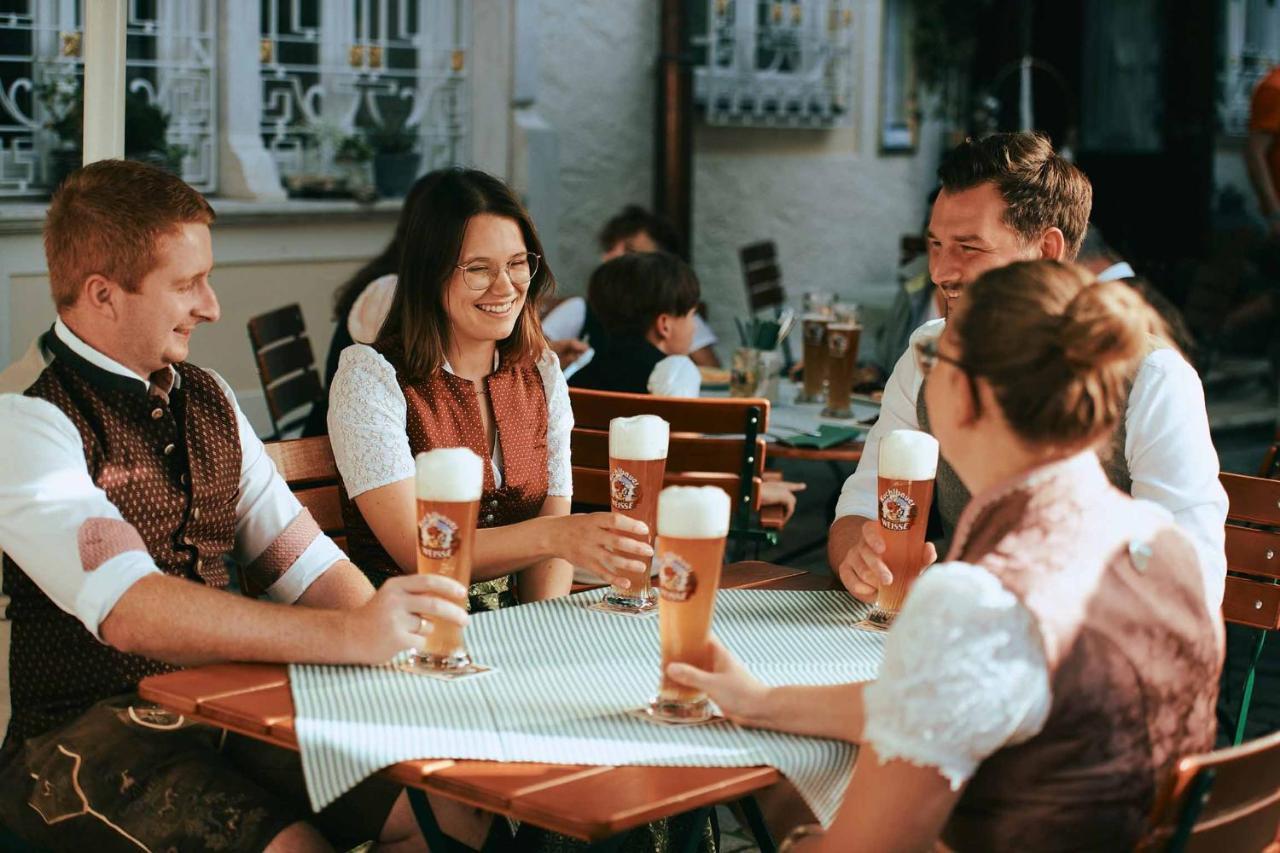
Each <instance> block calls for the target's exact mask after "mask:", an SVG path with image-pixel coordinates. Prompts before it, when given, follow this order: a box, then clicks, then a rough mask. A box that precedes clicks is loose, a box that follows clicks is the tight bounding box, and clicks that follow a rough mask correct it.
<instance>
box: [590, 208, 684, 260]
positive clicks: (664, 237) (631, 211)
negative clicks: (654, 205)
mask: <svg viewBox="0 0 1280 853" xmlns="http://www.w3.org/2000/svg"><path fill="white" fill-rule="evenodd" d="M597 239H598V240H599V242H600V257H601V259H602V260H606V261H608V260H612V259H613V258H616V257H618V255H621V254H624V253H626V252H668V253H670V254H672V255H677V256H679V255H682V254H683V252H681V251H680V235H679V233H677V232H676V227H675V225H673V224H671V220H669V219H667V218H666V217H665V216H658V215H657V214H656V213H650V212H649V211H647V210H645V209H644V208H643V207H641V206H640V205H638V204H629V205H627V206H626V207H624V208H622V212H620V213H619V214H617V215H616V216H614V217H612V218H611V219H610V220H609V221H608V222H606V223H605V224H604V227H603V228H601V229H600V235H599V237H598V238H597Z"/></svg>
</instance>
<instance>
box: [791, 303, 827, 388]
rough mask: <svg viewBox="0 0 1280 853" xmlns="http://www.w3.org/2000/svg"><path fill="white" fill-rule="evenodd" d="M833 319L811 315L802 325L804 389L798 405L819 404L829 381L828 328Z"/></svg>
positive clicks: (822, 315) (821, 315)
mask: <svg viewBox="0 0 1280 853" xmlns="http://www.w3.org/2000/svg"><path fill="white" fill-rule="evenodd" d="M830 323H831V318H830V317H828V316H826V315H824V314H809V315H807V316H806V317H805V318H804V319H803V320H802V321H801V323H800V325H801V330H802V332H803V335H804V389H803V390H802V391H801V392H800V396H798V397H796V402H797V403H818V402H821V400H822V390H823V388H824V386H825V385H826V381H827V326H828V325H829V324H830Z"/></svg>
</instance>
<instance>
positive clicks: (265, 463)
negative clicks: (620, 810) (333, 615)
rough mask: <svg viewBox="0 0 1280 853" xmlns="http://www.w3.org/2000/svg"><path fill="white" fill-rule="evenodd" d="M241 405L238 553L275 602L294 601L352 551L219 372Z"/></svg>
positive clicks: (247, 570) (231, 396) (248, 576)
mask: <svg viewBox="0 0 1280 853" xmlns="http://www.w3.org/2000/svg"><path fill="white" fill-rule="evenodd" d="M210 373H212V374H213V377H214V378H215V379H216V380H217V382H218V384H219V386H221V388H222V391H223V393H224V394H226V395H227V399H228V400H230V401H231V405H232V406H234V407H235V410H236V426H237V430H238V433H239V436H240V496H239V498H238V499H237V501H236V542H235V549H234V551H233V553H232V557H233V558H234V559H235V560H236V562H237V563H239V564H240V565H241V566H242V567H243V568H244V572H245V576H246V579H247V580H248V581H249V583H250V584H251V586H252V587H253V589H254V590H261V589H264V590H266V594H267V596H268V597H269V598H270V599H271V600H273V601H279V602H282V603H288V604H292V603H293V602H294V601H297V599H298V597H299V596H301V595H302V594H303V593H304V592H306V590H307V587H309V586H311V584H312V583H314V582H315V581H316V579H317V578H319V577H320V576H321V575H323V574H324V573H325V572H326V571H327V570H328V569H329V567H330V566H332V565H333V564H334V563H336V562H338V561H339V560H344V559H346V555H345V554H343V553H342V551H341V549H339V548H338V546H337V545H336V544H334V542H333V540H332V539H330V538H329V537H328V536H326V535H325V534H324V533H323V532H321V530H320V527H319V526H318V525H317V524H316V522H315V520H314V519H313V518H312V517H311V513H310V512H309V511H308V510H307V509H306V508H305V507H303V506H302V504H301V503H299V502H298V499H297V497H295V496H294V494H293V492H292V491H290V490H289V486H288V484H287V483H285V481H284V478H283V477H281V476H280V473H279V472H278V471H277V470H276V466H275V463H274V462H272V461H271V457H270V456H268V455H267V450H266V448H265V447H264V446H263V444H262V441H261V439H259V438H258V436H257V435H256V434H255V433H254V431H253V427H252V426H250V424H249V420H248V418H246V417H245V416H244V413H243V412H242V411H240V407H239V406H237V405H236V401H235V394H234V393H233V392H232V390H231V388H230V387H229V386H228V385H227V383H226V382H225V381H224V380H223V379H222V377H220V376H218V375H217V374H216V373H213V372H212V371H210Z"/></svg>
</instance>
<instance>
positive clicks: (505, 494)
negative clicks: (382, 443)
mask: <svg viewBox="0 0 1280 853" xmlns="http://www.w3.org/2000/svg"><path fill="white" fill-rule="evenodd" d="M395 350H396V347H395V344H394V342H392V344H391V346H389V347H386V348H385V349H381V348H380V351H381V352H382V355H383V356H384V357H385V358H386V359H387V360H388V361H389V362H390V363H391V364H392V365H393V366H394V367H395V368H396V379H397V381H398V382H399V383H400V388H401V390H402V391H403V392H404V397H405V403H406V406H407V410H408V411H407V431H408V434H409V447H410V449H411V450H412V451H413V453H414V454H415V455H416V454H418V453H421V452H423V451H426V450H432V449H434V448H437V447H468V448H470V449H471V450H473V451H474V452H475V453H476V455H478V456H479V457H480V458H481V459H488V458H489V455H490V454H489V446H488V442H487V441H486V440H485V434H484V424H483V422H482V421H481V419H480V402H481V401H480V399H479V398H478V397H477V395H476V393H475V388H474V386H473V385H472V383H471V382H470V380H467V379H462V378H460V377H458V376H454V375H453V374H452V373H449V372H448V371H446V370H436V372H435V373H434V374H432V376H431V377H430V378H428V379H427V380H426V381H425V382H418V383H411V382H408V381H407V380H406V379H405V378H404V375H403V373H402V372H401V370H400V367H399V364H400V362H399V360H398V359H397V358H396V354H395ZM485 383H486V385H487V386H488V390H489V400H490V402H491V403H492V406H493V416H494V420H495V422H496V424H497V430H498V441H499V442H500V444H501V447H502V463H503V464H502V480H503V484H502V485H501V486H497V485H496V483H495V481H494V477H493V470H492V468H491V467H490V466H488V465H485V466H484V492H483V494H482V495H481V501H480V522H479V525H480V527H502V526H503V525H507V524H515V523H516V522H520V521H526V520H528V519H530V518H533V517H534V516H536V515H537V514H538V512H539V511H540V510H541V509H542V504H543V501H544V500H546V497H547V482H548V474H547V394H546V390H545V388H544V385H543V380H542V375H541V374H540V373H539V372H538V367H537V365H536V364H535V363H534V362H532V361H528V362H520V363H516V364H511V365H501V366H499V368H498V369H497V370H496V371H494V372H493V373H492V374H490V375H489V376H488V377H487V378H486V380H485ZM344 510H345V512H346V515H347V518H346V521H347V534H348V536H347V544H348V546H349V548H350V551H351V557H352V559H353V561H354V562H355V564H356V565H358V566H360V568H362V569H364V571H365V573H366V574H368V575H369V578H370V580H372V581H373V582H374V584H375V585H380V584H381V583H383V582H384V581H386V579H387V578H389V577H392V576H394V575H397V574H399V568H398V567H397V566H396V564H395V561H394V560H392V559H391V557H390V556H389V555H388V554H387V553H386V551H385V550H383V548H382V546H381V545H379V544H378V541H377V538H376V537H375V536H374V535H373V532H372V531H371V530H370V529H369V526H368V524H367V523H366V522H365V521H364V519H363V518H362V517H361V516H360V512H359V510H358V509H357V508H356V507H355V505H354V504H353V503H352V502H350V501H344ZM513 593H514V589H513V584H512V582H511V577H510V576H507V577H503V578H497V579H495V580H492V581H484V582H481V583H477V584H473V585H472V587H471V605H472V610H492V609H496V608H497V607H501V606H506V605H508V604H513V603H515V597H514V594H513Z"/></svg>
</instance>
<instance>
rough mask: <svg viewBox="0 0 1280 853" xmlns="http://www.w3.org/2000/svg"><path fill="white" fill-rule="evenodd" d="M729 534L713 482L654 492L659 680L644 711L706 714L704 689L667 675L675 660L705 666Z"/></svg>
mask: <svg viewBox="0 0 1280 853" xmlns="http://www.w3.org/2000/svg"><path fill="white" fill-rule="evenodd" d="M728 535H729V495H728V494H727V493H726V492H725V491H724V490H723V489H718V488H716V487H715V486H669V487H667V488H665V489H663V490H662V494H661V495H659V496H658V539H657V544H656V545H655V550H656V551H657V559H658V598H659V602H658V633H659V635H660V636H661V638H662V681H661V684H660V685H659V687H658V695H657V696H656V697H654V699H653V702H652V703H651V704H650V706H649V713H650V714H652V715H653V716H654V717H658V718H660V719H663V720H667V721H669V722H689V723H693V722H701V721H703V720H706V719H709V718H710V717H711V705H710V702H709V701H708V699H707V696H706V694H705V693H702V692H700V691H697V690H694V689H692V688H689V687H684V686H683V685H679V684H676V683H675V682H673V681H670V680H668V678H667V665H668V664H671V663H673V662H676V661H679V662H682V663H688V664H692V665H693V666H696V667H700V668H702V669H709V668H710V667H711V643H710V639H711V614H712V610H713V606H714V604H715V598H716V589H717V587H719V586H720V568H721V566H722V565H723V563H724V544H725V537H726V536H728Z"/></svg>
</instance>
